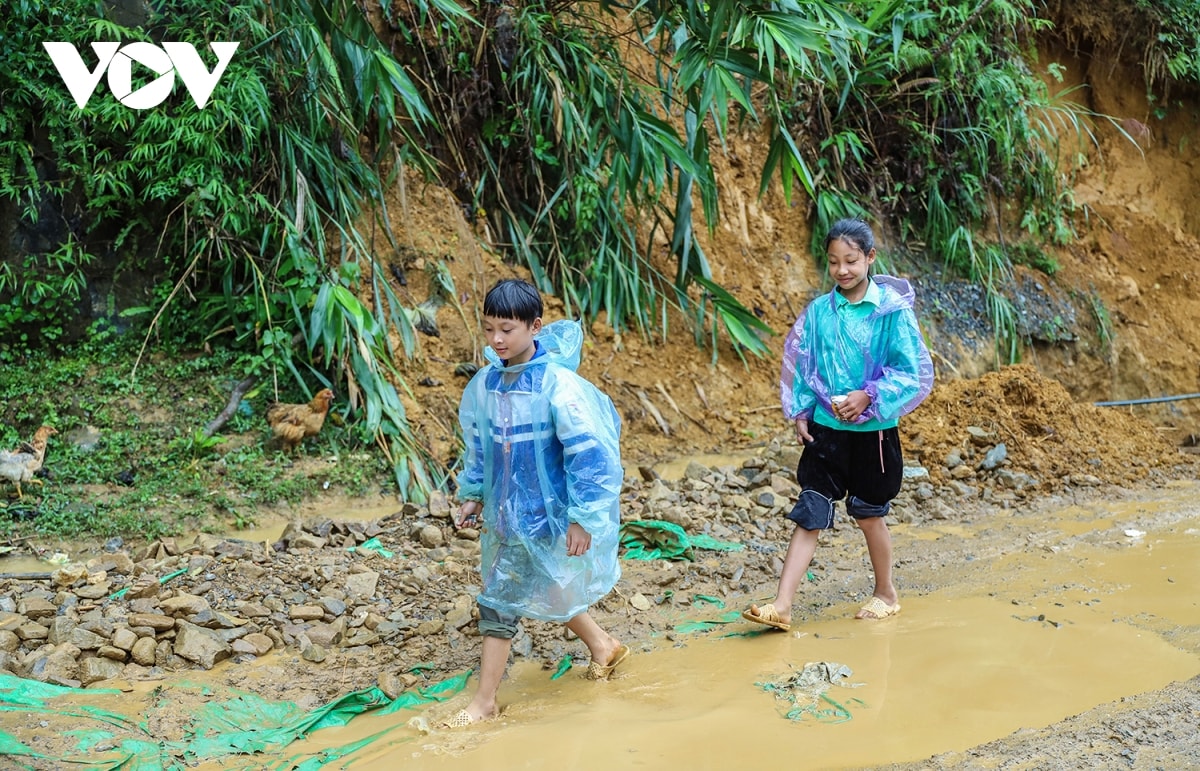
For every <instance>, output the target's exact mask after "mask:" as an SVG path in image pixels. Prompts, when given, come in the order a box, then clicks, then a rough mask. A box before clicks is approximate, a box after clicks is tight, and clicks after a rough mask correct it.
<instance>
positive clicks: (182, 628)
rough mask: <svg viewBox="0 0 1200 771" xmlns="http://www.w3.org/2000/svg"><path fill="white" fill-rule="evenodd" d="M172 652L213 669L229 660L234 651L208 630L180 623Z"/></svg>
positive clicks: (184, 622)
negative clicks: (219, 663)
mask: <svg viewBox="0 0 1200 771" xmlns="http://www.w3.org/2000/svg"><path fill="white" fill-rule="evenodd" d="M172 652H173V653H174V654H175V655H176V656H178V657H180V658H182V659H187V660H188V661H191V662H194V663H196V664H199V665H200V666H202V667H204V668H205V669H212V668H213V666H214V665H215V664H216V663H217V662H218V661H224V660H225V659H227V658H229V656H230V655H231V654H232V653H233V650H232V649H231V648H230V647H229V644H228V643H226V642H225V641H224V640H221V639H220V638H219V637H217V636H216V635H215V634H213V633H212V632H211V631H209V630H208V629H205V628H204V627H199V626H196V625H195V624H189V623H188V622H186V621H179V622H178V625H177V628H176V635H175V644H174V646H173V648H172Z"/></svg>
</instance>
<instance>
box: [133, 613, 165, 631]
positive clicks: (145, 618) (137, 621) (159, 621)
mask: <svg viewBox="0 0 1200 771" xmlns="http://www.w3.org/2000/svg"><path fill="white" fill-rule="evenodd" d="M129 625H130V626H144V627H148V628H150V629H153V630H154V631H155V632H165V631H167V630H168V629H174V628H175V619H174V618H173V617H171V616H164V615H163V614H161V613H134V614H133V615H132V616H130V617H129Z"/></svg>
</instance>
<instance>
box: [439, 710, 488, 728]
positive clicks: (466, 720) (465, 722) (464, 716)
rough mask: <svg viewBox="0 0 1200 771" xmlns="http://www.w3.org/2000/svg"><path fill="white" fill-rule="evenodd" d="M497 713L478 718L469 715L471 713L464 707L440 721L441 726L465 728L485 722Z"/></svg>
mask: <svg viewBox="0 0 1200 771" xmlns="http://www.w3.org/2000/svg"><path fill="white" fill-rule="evenodd" d="M498 714H499V713H497V714H496V715H492V716H491V717H481V718H479V719H476V718H473V717H471V713H470V712H467V711H466V710H465V709H460V710H459V711H458V712H455V713H454V716H453V717H451V718H450V719H448V720H443V721H442V728H466V727H467V726H469V725H475V724H476V723H486V722H487V721H489V720H495V719H496V717H497V716H498Z"/></svg>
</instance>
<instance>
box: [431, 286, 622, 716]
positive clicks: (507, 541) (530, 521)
mask: <svg viewBox="0 0 1200 771" xmlns="http://www.w3.org/2000/svg"><path fill="white" fill-rule="evenodd" d="M483 331H484V334H485V336H486V338H487V341H488V343H489V347H488V348H486V349H485V350H484V355H485V357H486V358H487V359H488V362H489V363H488V365H487V366H485V367H484V368H483V369H481V370H480V371H479V372H477V373H476V374H475V376H474V377H473V378H472V379H471V382H470V383H468V384H467V387H466V390H465V391H464V392H463V396H462V402H461V404H460V405H459V414H458V418H459V422H460V423H461V424H462V434H463V442H464V443H465V445H466V448H465V449H466V460H465V463H464V465H463V470H462V473H461V474H460V475H459V478H458V495H459V498H460V499H461V500H462V501H463V504H462V506H461V507H460V508H459V510H458V514H457V516H456V517H455V522H454V524H455V526H456V527H464V526H466V525H468V524H476V523H478V522H479V519H480V516H481V515H482V520H483V528H482V535H481V538H480V540H481V547H482V565H481V568H480V574H481V578H482V584H483V587H482V591H481V592H480V594H479V597H478V598H477V602H478V606H479V631H480V634H481V635H483V653H482V659H481V662H480V667H479V685H478V688H477V690H476V692H475V696H474V698H473V699H472V701H471V703H470V704H468V705H467V708H466V709H463V710H460V711H459V712H458V714H456V715H455V716H454V717H453V718H451V719H450V720H449V721H448V722H447V723H446V725H447V726H448V727H451V728H457V727H461V726H466V725H470V724H471V723H474V722H477V721H479V720H487V719H489V718H492V717H495V716H496V715H497V714H499V710H498V709H497V706H496V693H497V691H498V690H499V687H500V680H501V678H502V677H503V676H504V670H505V667H506V666H507V664H508V656H509V651H510V649H511V647H512V638H513V636H514V635H515V634H516V632H517V622H518V621H519V619H520V618H521V617H524V616H528V617H530V618H536V619H540V620H542V621H557V622H561V623H564V624H566V626H567V628H568V629H570V630H571V631H572V632H574V633H575V634H576V635H578V636H579V639H581V640H583V642H584V644H585V645H587V647H588V650H589V652H590V653H591V657H592V661H591V664H590V665H589V667H588V673H587V676H588V677H589V678H590V679H593V680H604V679H607V678H608V676H609V675H610V674H612V672H613V670H614V669H615V668H616V667H617V665H618V664H620V663H621V662H622V661H624V660H625V658H626V657H627V656H628V655H629V648H628V647H626V646H625V645H622V644H621V643H620V642H619V641H618V640H617V639H616V638H614V637H613V636H612V635H610V634H609V633H608V632H606V631H604V630H603V629H601V628H600V626H599V625H598V624H597V623H596V622H595V621H594V620H593V619H592V617H591V616H589V615H588V612H587V609H588V606H589V605H591V604H593V603H595V602H596V601H598V600H599V599H601V598H602V597H604V595H606V594H608V592H609V591H611V590H612V588H613V586H615V585H616V583H617V579H618V578H619V577H620V574H621V568H620V565H619V563H618V561H617V544H618V539H619V532H618V531H619V527H620V517H619V511H618V506H619V497H620V493H621V485H622V483H623V481H624V471H623V469H622V468H621V452H620V447H619V436H620V431H621V419H620V416H619V415H618V414H617V411H616V409H615V408H614V407H613V404H612V401H611V400H610V399H609V398H608V397H607V396H605V395H604V394H603V393H601V392H600V390H599V389H597V388H596V387H595V386H594V385H592V384H591V383H589V382H588V381H587V380H584V379H583V378H582V377H580V376H579V375H578V374H576V372H575V369H576V368H577V367H578V366H579V354H580V349H581V347H582V343H583V331H582V329H581V328H580V326H579V324H578V323H576V322H574V321H557V322H554V323H552V324H547V325H545V326H543V325H542V299H541V296H540V295H539V294H538V291H537V289H536V288H535V287H533V286H532V285H531V284H529V283H527V282H525V281H519V280H516V279H508V280H505V281H501V282H499V283H498V284H496V285H495V286H494V287H492V288H491V290H489V291H488V293H487V296H486V297H485V298H484V301H483Z"/></svg>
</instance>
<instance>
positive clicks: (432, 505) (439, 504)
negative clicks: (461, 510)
mask: <svg viewBox="0 0 1200 771" xmlns="http://www.w3.org/2000/svg"><path fill="white" fill-rule="evenodd" d="M453 508H454V507H453V506H452V505H451V504H450V498H449V497H448V496H447V495H446V494H445V493H444V492H442V491H441V490H434V491H432V492H430V493H429V516H431V517H437V518H438V519H450V518H451V516H453Z"/></svg>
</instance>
